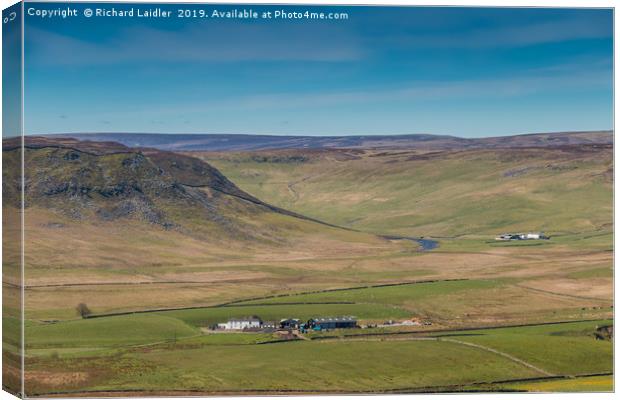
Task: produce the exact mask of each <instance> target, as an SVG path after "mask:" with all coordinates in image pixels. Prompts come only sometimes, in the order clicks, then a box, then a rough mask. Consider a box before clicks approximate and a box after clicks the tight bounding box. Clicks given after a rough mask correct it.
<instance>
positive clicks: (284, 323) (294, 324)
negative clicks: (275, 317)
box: [280, 318, 301, 329]
mask: <svg viewBox="0 0 620 400" xmlns="http://www.w3.org/2000/svg"><path fill="white" fill-rule="evenodd" d="M300 323H301V321H300V320H298V319H296V318H287V319H283V320H280V328H282V329H297V328H299V325H300Z"/></svg>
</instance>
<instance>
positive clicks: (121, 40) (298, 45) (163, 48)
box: [26, 24, 364, 65]
mask: <svg viewBox="0 0 620 400" xmlns="http://www.w3.org/2000/svg"><path fill="white" fill-rule="evenodd" d="M358 39H359V38H357V37H356V36H355V35H352V34H351V32H349V31H347V30H345V29H342V28H340V27H338V26H336V25H324V26H322V27H320V28H317V27H316V26H310V25H308V24H298V25H287V26H286V29H284V28H283V27H278V26H274V25H259V24H255V25H250V24H248V25H244V24H237V25H236V26H235V28H234V29H231V28H230V26H226V25H225V24H217V25H216V24H195V25H190V26H188V27H186V28H184V29H182V30H178V31H169V30H161V29H155V28H149V27H132V28H126V29H124V30H122V32H120V33H119V34H117V35H115V36H110V37H107V38H105V40H104V41H100V42H96V41H86V40H83V39H77V38H74V37H70V36H66V35H62V34H59V33H56V32H50V31H46V30H43V29H40V28H35V27H31V28H29V29H28V30H27V34H26V40H27V41H28V46H26V47H27V49H28V50H27V51H28V53H27V56H28V57H30V59H31V60H32V61H35V62H38V63H44V64H55V65H93V64H95V65H97V64H100V65H110V64H118V63H131V62H140V63H144V62H149V61H157V62H179V63H181V62H193V61H196V62H200V61H211V62H240V61H327V62H338V61H351V60H358V59H360V58H361V57H363V53H364V52H363V49H362V47H361V44H360V42H359V40H358Z"/></svg>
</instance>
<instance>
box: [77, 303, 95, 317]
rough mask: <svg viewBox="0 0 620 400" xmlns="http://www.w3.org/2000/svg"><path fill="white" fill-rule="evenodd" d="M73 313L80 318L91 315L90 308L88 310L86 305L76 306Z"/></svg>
mask: <svg viewBox="0 0 620 400" xmlns="http://www.w3.org/2000/svg"><path fill="white" fill-rule="evenodd" d="M75 311H77V313H78V315H79V316H80V317H82V318H86V317H88V316H89V315H90V314H92V312H91V311H90V308H88V306H87V305H86V303H80V304H78V305H77V307H75Z"/></svg>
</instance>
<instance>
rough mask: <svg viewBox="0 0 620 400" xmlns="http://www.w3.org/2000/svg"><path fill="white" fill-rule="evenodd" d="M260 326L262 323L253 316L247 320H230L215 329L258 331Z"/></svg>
mask: <svg viewBox="0 0 620 400" xmlns="http://www.w3.org/2000/svg"><path fill="white" fill-rule="evenodd" d="M262 324H263V321H261V319H260V318H258V317H257V316H255V315H254V316H251V317H247V318H231V319H229V320H228V322H226V323H221V324H217V327H218V328H219V329H226V330H238V331H241V330H244V329H259V328H260V327H261V326H262Z"/></svg>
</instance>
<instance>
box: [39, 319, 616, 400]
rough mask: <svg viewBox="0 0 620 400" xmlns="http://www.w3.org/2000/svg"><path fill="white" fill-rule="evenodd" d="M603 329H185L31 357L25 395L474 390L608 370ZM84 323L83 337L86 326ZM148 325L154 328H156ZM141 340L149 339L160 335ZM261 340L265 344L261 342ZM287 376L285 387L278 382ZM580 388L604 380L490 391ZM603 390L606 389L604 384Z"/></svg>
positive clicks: (589, 326)
mask: <svg viewBox="0 0 620 400" xmlns="http://www.w3.org/2000/svg"><path fill="white" fill-rule="evenodd" d="M135 317H136V316H132V318H135ZM153 317H154V318H153V320H152V321H150V323H152V324H154V323H157V322H162V317H160V316H157V315H154V316H153ZM166 318H170V319H171V317H166ZM101 320H102V321H104V320H109V321H106V322H110V321H111V322H110V324H111V325H113V324H115V323H118V322H119V317H107V318H102V319H101ZM609 322H610V321H609V320H602V321H593V322H576V323H569V324H556V325H542V326H541V325H539V326H530V327H520V328H496V329H486V330H479V331H471V330H469V331H451V332H442V333H441V334H434V333H426V334H424V333H421V334H415V335H413V334H412V335H402V334H401V335H383V336H376V337H365V338H361V337H356V336H350V337H349V336H339V335H337V336H339V337H340V338H339V339H335V340H318V341H317V340H312V341H293V342H290V341H288V342H287V341H283V342H282V341H281V342H273V341H274V340H277V337H276V336H274V335H269V334H248V333H219V334H198V335H196V334H195V333H194V331H193V330H192V329H191V328H189V327H187V328H186V331H185V333H186V335H187V336H186V337H181V336H180V335H178V336H177V339H176V340H173V339H172V338H167V339H168V340H165V341H164V342H163V343H151V344H146V343H145V344H144V345H142V346H138V347H125V348H124V349H122V350H121V349H120V348H118V347H117V350H112V347H102V348H100V349H99V350H96V349H92V348H85V349H82V350H81V351H80V352H77V351H65V352H56V353H50V352H46V351H41V350H39V351H37V352H34V353H33V354H32V355H31V356H30V357H29V358H28V360H27V362H28V371H30V373H31V374H32V375H33V376H38V374H42V375H44V376H45V377H46V379H39V380H38V381H32V382H31V383H30V385H31V386H30V388H29V392H30V393H33V394H43V393H46V392H50V391H60V392H67V391H68V392H71V391H75V390H77V391H81V390H95V391H103V392H105V391H106V390H112V389H114V390H132V391H141V392H143V393H147V392H148V391H152V392H161V393H164V392H166V391H169V390H171V391H175V390H176V391H180V392H182V391H183V390H197V391H199V392H202V393H208V392H229V391H230V392H239V391H249V392H256V393H258V392H260V391H268V392H278V391H295V392H322V391H330V392H338V391H346V392H351V391H369V390H370V391H373V392H381V391H419V390H427V389H429V387H430V388H433V387H435V388H437V389H441V390H450V389H449V388H452V389H451V390H458V387H459V386H462V387H467V386H468V385H478V386H476V387H478V388H481V387H480V385H482V384H492V382H495V381H504V380H512V379H515V380H520V379H527V378H535V377H545V375H544V374H542V373H541V372H540V369H544V370H545V371H546V372H548V373H549V374H550V375H569V374H588V373H590V374H591V373H605V372H609V371H610V370H611V368H612V360H611V352H612V343H611V342H610V341H600V340H596V339H595V338H594V336H593V335H592V333H593V332H594V329H595V328H596V327H597V326H600V325H602V324H608V323H609ZM83 323H84V330H85V332H88V331H89V330H90V329H91V327H92V325H90V324H91V323H92V321H89V320H85V321H83ZM178 323H181V321H180V320H178ZM181 324H182V323H181ZM145 326H149V325H145ZM162 326H163V325H162ZM75 328H76V329H77V323H76V325H75ZM149 328H150V329H153V325H150V326H149ZM150 329H149V330H150ZM156 330H157V328H156ZM343 332H344V331H343ZM107 336H109V332H101V333H100V337H102V338H103V337H107ZM164 336H165V335H164ZM134 337H136V338H137V337H138V336H137V335H135V336H134ZM140 337H141V340H143V341H148V340H153V339H160V338H162V337H163V336H160V337H158V338H156V337H152V336H140ZM164 338H165V337H164ZM165 339H166V338H165ZM91 340H92V341H93V343H100V344H101V345H102V346H107V345H110V344H111V342H110V341H108V340H103V341H99V342H97V339H96V338H91ZM265 342H270V343H269V344H261V343H265ZM468 343H469V344H471V343H474V344H476V345H478V347H472V346H471V345H468ZM497 351H499V353H498V352H497ZM215 365H217V368H214V366H215ZM93 371H96V373H94V372H93ZM284 375H285V376H287V379H286V380H282V379H281V377H282V376H284ZM588 379H592V378H588ZM586 382H600V381H597V380H593V381H588V380H586V378H584V380H583V381H582V380H572V379H571V380H568V379H565V380H553V381H548V383H547V381H543V382H527V383H515V384H500V385H499V386H498V384H495V386H494V387H501V388H503V389H509V390H543V391H544V390H545V389H544V387H545V386H544V385H545V384H548V385H550V386H549V389H548V390H553V391H563V390H565V391H572V390H587V389H588V387H589V386H588V387H581V389H580V388H578V387H577V388H575V385H585V384H586ZM604 382H605V381H603V383H602V384H603V385H604ZM446 387H448V389H447V388H446ZM597 387H599V386H597ZM600 387H601V388H603V389H601V390H604V389H605V387H606V386H600ZM431 390H432V389H431ZM592 390H594V389H592Z"/></svg>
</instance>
